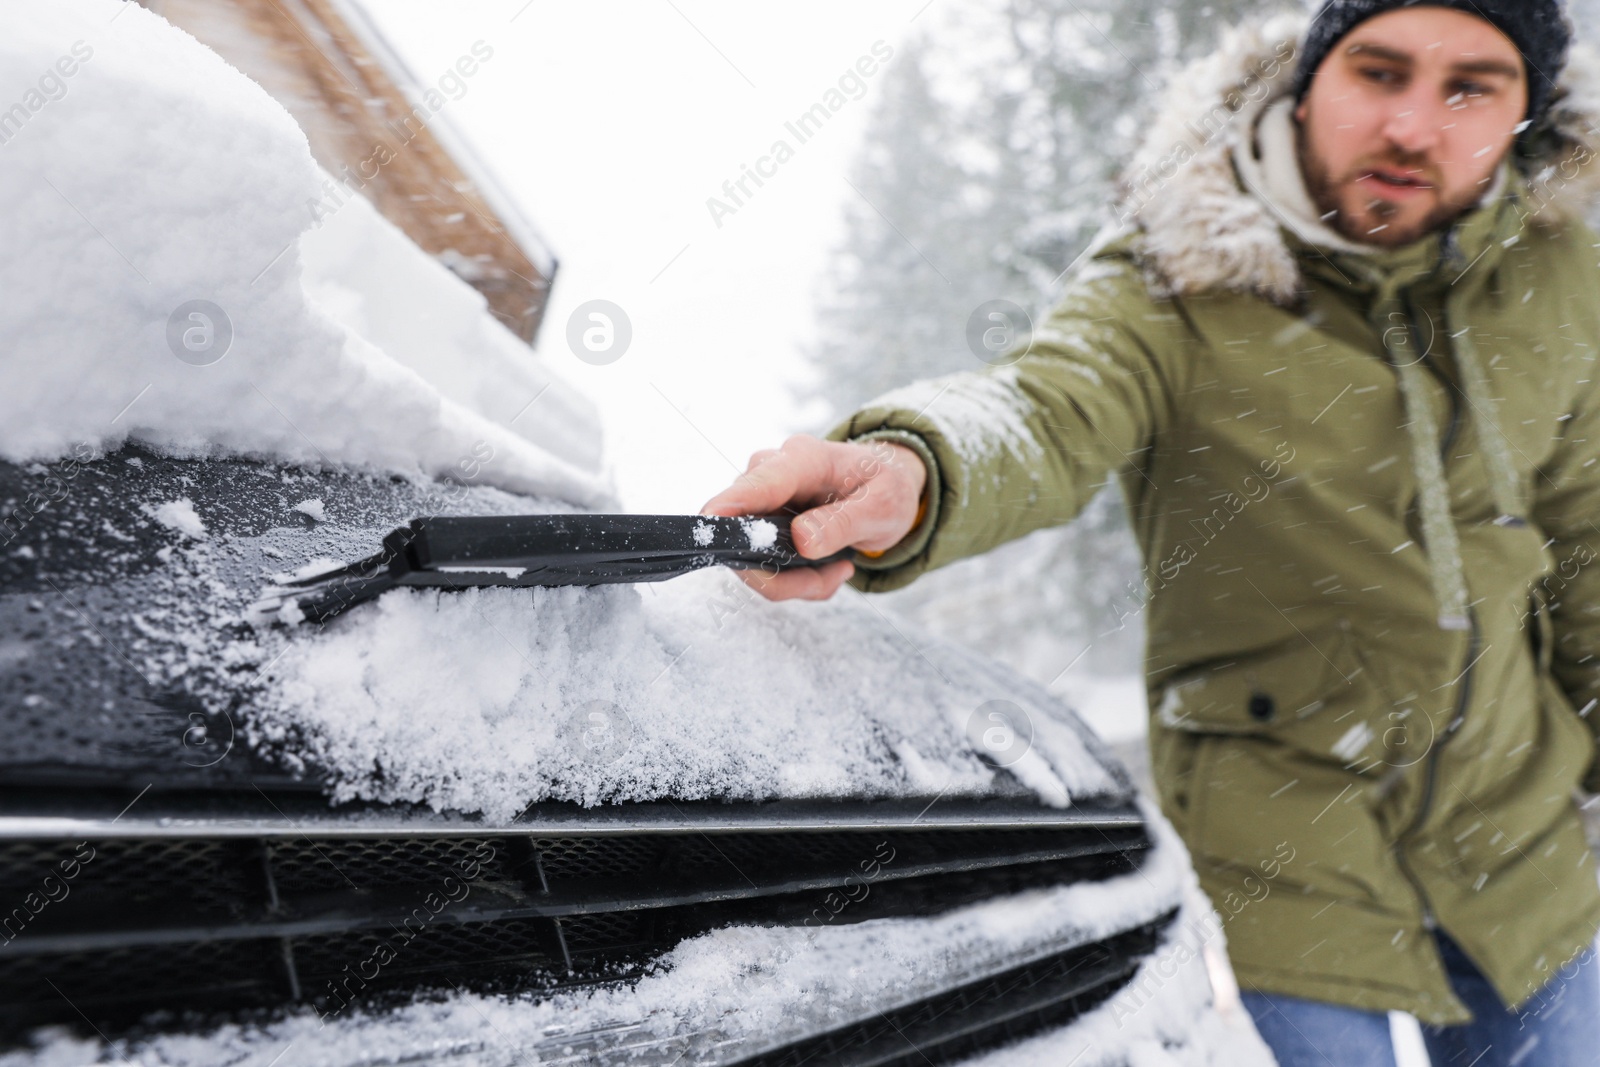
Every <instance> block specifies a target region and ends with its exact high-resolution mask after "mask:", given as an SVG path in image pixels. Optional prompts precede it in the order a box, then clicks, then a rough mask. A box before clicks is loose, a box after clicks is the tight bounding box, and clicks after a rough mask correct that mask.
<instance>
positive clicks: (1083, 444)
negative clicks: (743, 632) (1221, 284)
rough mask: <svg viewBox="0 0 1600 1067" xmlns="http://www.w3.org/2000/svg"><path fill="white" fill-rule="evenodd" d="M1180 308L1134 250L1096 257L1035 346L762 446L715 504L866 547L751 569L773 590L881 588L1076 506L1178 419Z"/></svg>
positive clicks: (812, 539)
mask: <svg viewBox="0 0 1600 1067" xmlns="http://www.w3.org/2000/svg"><path fill="white" fill-rule="evenodd" d="M1184 340H1185V336H1184V332H1183V326H1182V322H1181V319H1180V317H1179V316H1178V315H1176V314H1175V313H1174V309H1173V307H1172V305H1171V304H1169V303H1165V302H1160V301H1156V300H1154V299H1152V298H1151V297H1150V296H1149V294H1148V292H1147V290H1146V287H1145V281H1144V278H1143V277H1142V276H1141V274H1140V272H1139V270H1138V269H1137V267H1136V266H1135V265H1134V264H1133V263H1132V262H1131V261H1130V260H1129V259H1127V258H1124V257H1120V256H1118V257H1108V258H1105V259H1100V260H1094V261H1091V263H1090V270H1089V271H1088V272H1087V273H1086V275H1085V276H1084V277H1083V278H1081V279H1080V280H1077V281H1075V282H1074V283H1073V284H1072V285H1071V286H1070V287H1069V288H1068V290H1067V293H1066V295H1065V296H1064V297H1063V298H1062V300H1061V301H1060V303H1059V304H1058V305H1057V307H1056V309H1055V311H1054V312H1053V313H1052V314H1051V316H1050V318H1049V319H1048V320H1047V321H1046V322H1045V323H1043V324H1042V325H1041V327H1040V328H1039V329H1037V330H1035V331H1034V334H1033V337H1032V339H1031V344H1030V345H1029V347H1028V349H1027V350H1026V353H1025V354H1023V355H1021V356H1020V358H1017V359H1016V361H1015V362H1014V363H1012V364H1011V365H1009V366H1005V367H998V368H993V369H991V370H989V371H987V372H984V373H969V374H957V375H952V376H950V377H947V378H941V379H935V380H931V381H924V382H917V383H915V384H913V385H911V386H907V387H905V388H904V389H899V390H895V391H894V392H892V393H889V394H888V395H886V396H883V397H880V398H879V399H878V400H876V401H873V402H872V403H871V404H868V405H867V406H866V407H864V408H863V409H862V410H861V411H858V412H856V413H855V414H854V415H852V416H851V417H850V418H849V419H847V420H845V422H843V423H842V424H840V425H839V426H838V427H835V429H834V430H833V431H832V432H831V433H830V434H829V437H830V438H833V440H832V441H819V440H816V439H814V438H804V437H802V438H792V439H791V440H790V441H788V442H786V443H785V445H784V446H783V448H781V449H777V450H775V451H770V452H759V453H757V454H756V455H755V456H754V457H752V459H751V467H750V469H749V470H748V471H747V472H746V473H745V474H744V475H742V476H740V478H739V479H738V480H737V481H736V482H735V483H734V485H732V486H731V487H729V488H728V489H727V490H725V491H724V492H722V493H720V494H718V495H717V496H716V497H715V498H713V499H712V500H711V501H710V502H709V503H708V504H707V505H706V508H705V510H706V511H707V512H708V513H711V514H735V513H741V514H752V513H759V512H762V511H767V512H771V511H778V510H782V509H785V508H788V509H790V510H797V511H799V514H798V515H797V516H796V520H795V526H796V531H797V532H796V547H797V548H798V549H799V550H800V552H801V554H802V555H806V556H810V557H813V558H816V557H820V556H823V555H826V554H828V553H831V552H833V551H837V550H839V549H842V548H850V547H853V548H855V549H856V550H857V553H858V555H857V559H856V562H855V564H854V565H853V566H852V565H851V564H848V563H841V564H834V565H831V566H830V567H828V568H824V569H823V570H822V571H820V572H815V573H810V574H808V573H804V572H800V573H796V574H793V575H782V576H778V577H776V578H769V577H767V576H764V575H749V574H747V575H746V580H747V581H749V582H751V584H752V585H755V586H756V587H757V588H758V589H759V590H760V591H761V592H762V593H763V594H765V595H767V596H769V597H772V598H773V599H787V598H789V597H797V596H805V597H810V598H813V599H823V598H826V597H828V596H831V595H833V593H835V592H837V590H838V588H839V586H840V585H842V584H843V583H844V582H845V581H847V580H849V581H851V583H852V584H853V585H855V586H857V587H858V588H861V589H865V590H870V591H883V590H888V589H894V588H898V587H900V586H903V585H906V584H909V583H910V582H911V581H912V580H914V579H915V578H916V577H917V576H918V575H920V574H923V573H925V572H926V571H928V570H931V569H933V568H935V567H940V566H943V565H945V564H947V563H951V562H954V561H955V560H958V559H961V558H964V557H966V556H972V555H977V554H979V553H981V552H985V551H988V550H989V549H991V548H994V547H995V546H997V545H1000V544H1003V543H1005V542H1006V541H1010V540H1012V539H1014V538H1017V537H1021V536H1023V535H1025V534H1028V533H1031V532H1032V531H1034V530H1037V529H1041V528H1043V527H1046V526H1053V525H1059V524H1060V523H1063V522H1066V521H1068V520H1070V519H1071V518H1073V517H1074V516H1075V515H1077V514H1078V512H1079V511H1081V510H1082V508H1083V507H1084V505H1086V504H1087V503H1088V502H1089V500H1090V499H1092V498H1093V496H1094V495H1095V493H1096V492H1098V491H1099V489H1100V488H1101V487H1103V486H1104V485H1105V483H1106V482H1107V481H1108V480H1109V478H1110V477H1111V476H1113V475H1114V474H1115V473H1116V472H1118V471H1121V470H1123V469H1125V468H1127V467H1130V466H1137V465H1139V464H1141V463H1143V462H1144V461H1145V460H1146V459H1147V457H1148V455H1149V449H1150V447H1151V445H1152V443H1153V441H1154V439H1155V437H1156V435H1157V434H1158V433H1159V431H1160V430H1161V429H1162V428H1163V427H1164V426H1166V425H1168V424H1169V423H1170V421H1171V419H1172V418H1173V412H1174V405H1173V398H1174V397H1175V396H1176V395H1178V394H1179V393H1180V392H1181V385H1180V384H1179V383H1178V381H1177V379H1178V378H1179V376H1181V375H1183V374H1184V373H1185V372H1184V370H1183V369H1182V368H1181V367H1180V366H1178V364H1179V361H1180V356H1181V354H1182V353H1183V352H1184V351H1185V344H1184Z"/></svg>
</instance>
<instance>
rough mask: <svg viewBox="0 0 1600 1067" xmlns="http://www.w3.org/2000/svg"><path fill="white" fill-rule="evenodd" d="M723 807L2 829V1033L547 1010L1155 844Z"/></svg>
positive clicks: (1047, 881) (1060, 828)
mask: <svg viewBox="0 0 1600 1067" xmlns="http://www.w3.org/2000/svg"><path fill="white" fill-rule="evenodd" d="M146 803H147V804H148V803H150V802H148V801H147V802H146ZM950 803H951V802H945V803H944V804H943V805H942V808H943V809H948V808H949V805H950ZM714 807H715V815H716V817H715V818H713V819H707V820H701V819H700V818H699V815H698V814H697V812H696V811H695V810H693V808H692V806H684V807H682V808H679V809H677V811H678V813H679V814H680V815H681V816H682V817H681V818H679V819H677V820H676V822H675V823H674V824H672V825H670V826H667V825H663V824H660V823H659V822H657V823H650V822H648V821H641V822H639V823H638V824H637V825H635V826H632V827H631V828H630V827H629V825H628V823H627V821H626V819H624V820H623V821H622V822H617V821H616V820H611V821H609V822H607V823H606V824H605V826H604V828H603V832H595V830H594V828H593V827H592V826H586V823H585V822H584V820H582V819H569V820H565V821H560V822H557V823H550V822H548V821H541V820H540V819H538V818H536V817H535V818H531V819H530V820H529V822H528V824H527V825H526V826H522V825H517V826H514V827H512V828H505V827H502V828H498V829H496V830H495V831H494V832H475V833H471V832H464V831H466V830H468V829H469V827H466V826H461V825H456V826H454V827H442V826H428V825H426V824H424V825H420V826H416V827H412V828H396V827H393V826H381V827H377V828H375V829H374V831H373V832H371V833H363V832H362V831H361V829H360V824H359V823H356V824H354V825H352V824H351V823H349V822H339V821H336V820H327V821H323V822H319V823H318V824H316V825H314V826H311V825H301V826H300V828H299V829H296V828H293V827H290V826H287V825H285V826H280V827H276V828H273V829H271V830H270V831H268V830H264V829H262V828H260V827H245V828H244V829H243V830H241V829H239V828H238V827H234V828H232V829H230V830H228V832H226V833H207V832H206V830H205V822H204V820H187V821H185V822H184V825H183V827H182V828H181V829H175V828H174V827H173V826H171V825H163V820H162V819H158V818H147V819H146V821H144V822H142V823H137V824H125V825H121V826H117V827H114V828H109V827H106V828H103V829H109V830H113V831H114V832H107V833H103V834H102V835H101V836H95V835H94V834H93V833H89V832H85V833H82V834H81V835H80V834H79V833H77V832H71V833H68V832H67V828H68V827H66V826H62V827H57V828H56V829H55V835H54V836H51V835H48V834H43V833H38V832H33V831H34V829H36V827H35V826H34V825H32V824H29V825H23V824H21V823H18V822H13V823H12V824H11V826H10V827H9V829H8V827H7V821H6V820H4V819H0V908H3V909H4V910H3V911H0V953H3V954H4V957H5V964H6V965H5V966H4V967H3V968H0V1026H3V1027H4V1029H5V1031H6V1033H8V1034H9V1035H10V1036H12V1037H17V1036H20V1035H21V1033H22V1032H23V1029H24V1028H25V1027H27V1026H31V1025H35V1024H39V1023H44V1022H52V1021H59V1022H66V1023H80V1022H82V1021H83V1020H85V1019H87V1020H89V1021H90V1022H92V1023H93V1024H94V1025H96V1026H99V1027H102V1028H104V1029H106V1031H107V1032H108V1033H109V1032H113V1031H115V1030H116V1029H117V1028H118V1027H125V1026H127V1025H130V1024H132V1023H134V1022H135V1021H136V1020H137V1019H138V1017H139V1016H140V1015H141V1014H143V1013H146V1012H148V1011H151V1010H156V1009H163V1010H168V1011H171V1010H182V1011H192V1012H197V1013H201V1014H202V1015H203V1014H205V1013H211V1012H226V1011H235V1010H237V1009H241V1008H270V1007H276V1006H286V1005H290V1004H295V1003H300V1004H310V1005H312V1006H313V1007H315V1008H316V1010H317V1011H318V1012H319V1013H322V1014H324V1015H327V1014H330V1013H337V1012H339V1011H342V1010H344V1009H345V1008H346V1007H348V1006H349V1005H351V1004H356V1003H363V1004H375V1003H383V1002H385V1001H386V1000H397V999H399V998H403V997H410V996H415V995H417V994H418V993H419V992H426V991H427V990H430V989H443V990H448V989H450V988H473V989H479V990H499V991H509V990H529V989H533V990H541V989H542V990H551V989H557V988H561V987H564V986H570V985H575V984H586V983H591V982H595V981H601V980H607V979H615V978H625V977H629V976H635V975H638V974H640V973H642V972H643V971H644V969H646V968H647V967H648V966H649V964H650V962H651V961H652V960H653V959H654V958H656V957H657V956H659V955H660V954H661V953H662V952H664V951H666V950H667V949H670V948H671V947H672V946H673V945H675V944H677V943H678V942H679V941H680V940H682V939H683V938H685V937H690V936H694V935H696V934H699V933H703V932H705V931H707V930H711V929H714V928H716V927H719V926H724V925H728V924H751V923H754V924H809V925H829V924H837V923H850V922H859V921H862V920H865V919H870V918H879V917H883V916H893V915H927V914H933V913H936V912H938V911H940V910H943V909H947V908H950V907H954V906H957V905H960V904H965V903H970V902H973V901H977V900H983V899H987V898H990V897H993V896H995V895H997V894H1004V893H1011V892H1017V891H1020V890H1023V889H1027V888H1032V887H1037V886H1046V885H1055V884H1061V883H1067V882H1077V881H1083V880H1085V879H1102V878H1106V877H1108V876H1111V875H1115V874H1119V873H1124V872H1127V871H1129V870H1132V869H1133V868H1134V867H1135V866H1136V865H1137V863H1138V861H1139V858H1140V856H1141V854H1142V853H1143V851H1144V850H1145V849H1147V848H1148V846H1149V841H1148V838H1147V836H1146V834H1145V830H1144V827H1143V824H1142V821H1141V819H1140V817H1139V815H1138V813H1137V811H1136V810H1133V809H1131V808H1107V809H1103V810H1096V809H1094V808H1090V807H1080V808H1076V809H1070V810H1069V811H1067V812H1062V813H1055V814H1050V815H1048V816H1047V817H1044V818H1040V817H1039V815H1040V813H1039V810H1038V809H1036V808H1035V809H1032V812H1031V816H1030V818H1027V819H1022V820H1018V819H1015V818H1013V817H1012V816H1013V815H1014V814H1015V812H1016V810H1017V808H1016V806H1015V805H1010V806H1007V805H1002V806H1000V807H998V808H997V807H995V806H993V805H990V806H988V807H985V806H984V805H983V804H982V803H981V802H975V803H974V805H973V812H972V814H971V815H970V817H963V818H961V819H956V820H954V823H955V824H954V825H952V820H950V819H949V818H945V819H943V820H942V822H932V821H929V822H923V821H920V820H921V816H919V815H918V814H917V812H916V807H915V806H909V807H906V808H904V809H903V810H897V811H894V812H889V813H888V814H887V815H886V816H884V815H883V814H882V813H880V815H878V816H875V817H873V818H872V819H870V820H861V819H856V820H854V821H851V820H849V819H847V820H844V821H843V822H840V823H837V824H834V825H830V824H827V823H826V822H825V821H824V823H823V824H818V825H806V826H805V828H803V829H795V828H793V821H792V820H787V819H786V818H785V817H784V816H783V815H782V814H781V813H779V814H778V815H776V816H774V815H773V814H772V812H770V811H767V812H765V813H764V814H763V817H762V818H759V819H755V818H752V819H743V818H741V817H740V814H739V810H740V809H738V808H736V807H734V806H730V805H720V806H714ZM752 807H759V806H752ZM844 807H845V808H848V807H849V806H848V805H845V806H844ZM924 810H925V809H924ZM729 812H732V814H731V815H730V814H729ZM945 814H946V815H948V810H946V811H945ZM167 822H170V820H167ZM702 822H703V824H704V825H705V827H706V829H704V830H697V829H695V827H696V826H697V825H700V824H701V823H702ZM813 822H814V820H813ZM800 823H801V824H805V823H806V820H800ZM586 828H587V832H585V831H586ZM71 829H72V830H73V831H77V830H80V829H85V828H84V827H81V826H71ZM87 829H88V830H92V829H94V827H93V826H89V827H87ZM68 872H71V876H70V877H68ZM964 1010H965V1009H963V1011H964ZM858 1036H859V1035H858ZM859 1039H861V1040H866V1039H867V1038H865V1037H860V1038H859ZM851 1040H857V1038H851ZM761 1062H766V1061H761ZM773 1062H778V1061H773ZM783 1062H790V1061H783ZM796 1062H798V1061H796ZM808 1062H809V1061H808ZM818 1062H823V1061H818Z"/></svg>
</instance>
